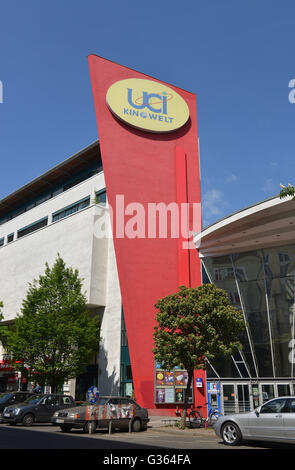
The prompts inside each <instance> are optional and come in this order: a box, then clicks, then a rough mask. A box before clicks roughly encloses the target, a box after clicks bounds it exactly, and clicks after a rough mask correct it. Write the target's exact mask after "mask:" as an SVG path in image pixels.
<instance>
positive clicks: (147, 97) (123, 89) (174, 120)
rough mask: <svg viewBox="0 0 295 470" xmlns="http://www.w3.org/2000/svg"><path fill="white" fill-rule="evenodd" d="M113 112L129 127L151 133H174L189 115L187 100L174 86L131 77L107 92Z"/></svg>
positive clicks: (108, 103) (119, 82)
mask: <svg viewBox="0 0 295 470" xmlns="http://www.w3.org/2000/svg"><path fill="white" fill-rule="evenodd" d="M106 101H107V105H108V107H109V108H110V110H111V112H112V113H113V114H114V115H115V116H117V117H118V118H119V119H121V120H122V121H124V122H126V123H127V124H129V125H130V126H133V127H136V128H138V129H143V130H145V131H150V132H171V131H175V130H176V129H179V128H180V127H182V126H183V125H184V124H185V123H186V122H187V120H188V118H189V109H188V106H187V104H186V102H185V101H184V99H183V98H182V97H181V96H180V95H179V94H178V93H176V92H175V91H174V90H172V89H171V88H169V87H167V86H166V85H162V84H161V83H158V82H154V81H152V80H142V79H140V78H128V79H126V80H120V81H118V82H115V83H113V85H111V86H110V88H109V89H108V91H107V95H106Z"/></svg>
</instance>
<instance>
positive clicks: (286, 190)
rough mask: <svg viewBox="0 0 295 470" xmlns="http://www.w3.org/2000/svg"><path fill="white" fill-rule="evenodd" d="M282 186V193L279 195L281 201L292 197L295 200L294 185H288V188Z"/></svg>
mask: <svg viewBox="0 0 295 470" xmlns="http://www.w3.org/2000/svg"><path fill="white" fill-rule="evenodd" d="M280 186H281V188H282V189H281V191H280V193H279V197H280V199H283V198H285V197H289V196H292V198H293V199H295V187H294V186H293V185H292V184H290V183H289V184H288V186H284V185H283V184H280Z"/></svg>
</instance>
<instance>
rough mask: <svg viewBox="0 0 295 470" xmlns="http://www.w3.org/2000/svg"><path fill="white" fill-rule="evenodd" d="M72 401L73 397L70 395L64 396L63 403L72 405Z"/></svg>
mask: <svg viewBox="0 0 295 470" xmlns="http://www.w3.org/2000/svg"><path fill="white" fill-rule="evenodd" d="M71 403H72V402H71V399H70V398H69V397H62V404H63V405H70V404H71Z"/></svg>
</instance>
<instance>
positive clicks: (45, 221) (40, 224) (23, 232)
mask: <svg viewBox="0 0 295 470" xmlns="http://www.w3.org/2000/svg"><path fill="white" fill-rule="evenodd" d="M47 224H48V217H45V218H44V219H41V220H38V221H37V222H34V223H33V224H31V225H28V226H26V227H23V228H21V229H20V230H18V231H17V238H21V237H24V236H25V235H28V234H29V233H32V232H35V231H36V230H39V229H40V228H42V227H45V226H46V225H47Z"/></svg>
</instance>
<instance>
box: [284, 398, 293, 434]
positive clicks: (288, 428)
mask: <svg viewBox="0 0 295 470" xmlns="http://www.w3.org/2000/svg"><path fill="white" fill-rule="evenodd" d="M288 404H289V407H288V412H287V413H285V415H284V424H285V437H286V442H291V441H292V442H295V397H293V398H292V397H291V398H288Z"/></svg>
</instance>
